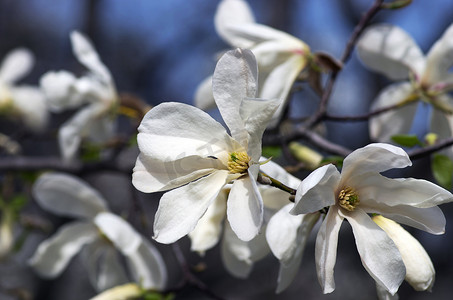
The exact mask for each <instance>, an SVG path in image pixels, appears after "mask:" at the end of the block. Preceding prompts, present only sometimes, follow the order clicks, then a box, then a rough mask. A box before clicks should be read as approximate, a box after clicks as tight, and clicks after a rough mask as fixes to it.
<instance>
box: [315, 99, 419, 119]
mask: <svg viewBox="0 0 453 300" xmlns="http://www.w3.org/2000/svg"><path fill="white" fill-rule="evenodd" d="M409 103H410V102H407V103H404V105H406V104H409ZM401 106H403V105H401V103H397V104H395V105H391V106H387V107H383V108H380V109H376V110H374V111H371V112H369V113H366V114H363V115H356V116H336V115H331V114H329V113H326V114H325V115H324V118H323V119H324V120H329V121H338V122H344V121H347V122H348V121H349V122H360V121H368V120H369V119H371V118H373V117H375V116H378V115H380V114H382V113H385V112H388V111H391V110H394V109H396V108H399V107H401Z"/></svg>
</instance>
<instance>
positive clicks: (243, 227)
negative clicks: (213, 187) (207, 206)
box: [227, 172, 263, 242]
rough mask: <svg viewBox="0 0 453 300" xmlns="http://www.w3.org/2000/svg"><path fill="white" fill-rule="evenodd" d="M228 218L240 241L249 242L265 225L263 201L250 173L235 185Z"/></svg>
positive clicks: (228, 207)
mask: <svg viewBox="0 0 453 300" xmlns="http://www.w3.org/2000/svg"><path fill="white" fill-rule="evenodd" d="M227 217H228V222H230V225H231V228H232V229H233V231H234V232H235V233H236V235H237V236H238V238H239V239H241V240H243V241H246V242H247V241H250V240H251V239H253V238H254V237H255V236H256V235H257V234H258V233H259V231H260V229H261V225H262V224H263V199H262V198H261V194H260V192H259V191H258V187H257V185H256V181H255V179H254V178H253V176H251V175H250V172H249V176H247V177H245V178H240V179H237V180H236V181H235V182H234V183H233V186H232V187H231V191H230V194H229V196H228V203H227Z"/></svg>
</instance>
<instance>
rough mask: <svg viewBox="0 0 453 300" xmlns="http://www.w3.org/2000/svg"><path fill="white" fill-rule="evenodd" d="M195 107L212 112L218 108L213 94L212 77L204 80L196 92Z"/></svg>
mask: <svg viewBox="0 0 453 300" xmlns="http://www.w3.org/2000/svg"><path fill="white" fill-rule="evenodd" d="M194 105H195V106H196V107H198V108H199V109H202V110H205V111H206V110H210V109H213V108H215V107H216V104H215V100H214V95H213V94H212V76H209V77H208V78H206V79H204V80H203V81H202V82H201V83H200V84H199V85H198V87H197V90H196V91H195V99H194Z"/></svg>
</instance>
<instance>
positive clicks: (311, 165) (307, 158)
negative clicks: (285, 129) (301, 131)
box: [289, 142, 322, 170]
mask: <svg viewBox="0 0 453 300" xmlns="http://www.w3.org/2000/svg"><path fill="white" fill-rule="evenodd" d="M289 150H290V151H291V153H292V154H293V155H294V157H295V158H297V160H299V161H300V162H303V163H305V164H306V165H307V168H308V169H312V170H314V169H316V168H317V167H319V164H320V163H321V161H322V155H321V154H319V153H318V152H316V151H314V150H312V149H310V148H308V147H307V146H304V145H302V144H299V143H298V142H291V143H290V144H289Z"/></svg>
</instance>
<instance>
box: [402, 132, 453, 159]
mask: <svg viewBox="0 0 453 300" xmlns="http://www.w3.org/2000/svg"><path fill="white" fill-rule="evenodd" d="M451 145H453V137H450V138H447V139H444V140H440V141H438V142H437V143H436V144H434V145H432V146H427V147H423V148H420V149H416V150H413V151H409V152H408V153H407V154H408V155H409V157H410V159H412V160H414V159H419V158H422V157H424V156H427V155H429V154H432V153H434V152H437V151H439V150H442V149H444V148H447V147H448V146H451Z"/></svg>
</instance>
